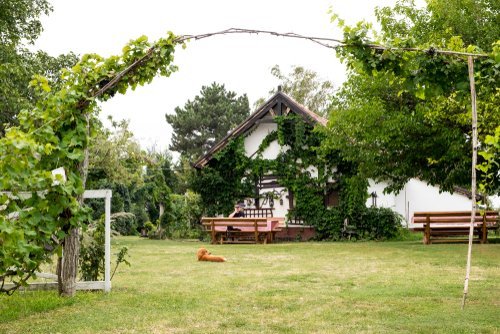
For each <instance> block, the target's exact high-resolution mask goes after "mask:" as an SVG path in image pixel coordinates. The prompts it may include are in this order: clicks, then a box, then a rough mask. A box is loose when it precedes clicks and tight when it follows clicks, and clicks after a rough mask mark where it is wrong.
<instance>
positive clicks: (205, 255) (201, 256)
mask: <svg viewBox="0 0 500 334" xmlns="http://www.w3.org/2000/svg"><path fill="white" fill-rule="evenodd" d="M210 254H211V253H210V252H209V251H208V250H207V249H206V248H204V247H201V248H200V249H198V252H197V253H196V256H198V261H210V262H225V261H226V259H225V258H223V257H222V256H213V255H210Z"/></svg>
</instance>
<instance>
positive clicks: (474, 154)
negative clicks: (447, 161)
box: [462, 56, 477, 310]
mask: <svg viewBox="0 0 500 334" xmlns="http://www.w3.org/2000/svg"><path fill="white" fill-rule="evenodd" d="M467 64H468V66H469V82H470V95H471V101H472V182H471V193H472V210H471V218H470V229H469V248H468V251H467V268H466V271H465V281H464V296H463V298H462V310H463V309H464V307H465V300H466V299H467V294H468V293H469V276H470V267H471V259H472V239H473V237H474V221H475V219H476V162H477V109H476V85H475V82H474V59H473V58H472V56H468V57H467Z"/></svg>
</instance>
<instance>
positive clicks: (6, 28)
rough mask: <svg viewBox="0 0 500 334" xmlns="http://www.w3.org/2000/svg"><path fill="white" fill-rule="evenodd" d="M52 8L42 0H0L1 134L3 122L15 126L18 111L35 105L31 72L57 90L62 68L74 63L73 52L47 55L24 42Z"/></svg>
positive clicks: (31, 37)
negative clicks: (31, 49) (31, 48)
mask: <svg viewBox="0 0 500 334" xmlns="http://www.w3.org/2000/svg"><path fill="white" fill-rule="evenodd" d="M51 10H52V8H51V6H50V5H49V3H48V2H47V1H45V0H21V1H13V0H5V1H2V2H1V3H0V136H2V135H3V134H4V129H5V124H11V125H16V124H17V123H18V119H17V114H18V113H19V112H20V111H21V110H23V109H31V108H33V107H34V105H35V103H36V100H37V99H38V98H39V96H38V95H37V94H36V91H35V90H33V89H32V88H30V87H29V82H30V81H31V79H32V78H33V76H34V75H42V76H44V77H46V78H47V79H48V80H49V81H51V85H52V86H53V87H54V88H56V89H57V87H58V85H59V84H60V80H59V76H60V72H61V69H63V68H66V67H71V66H73V65H74V64H75V63H76V61H77V60H78V58H77V57H76V56H75V55H74V54H73V53H68V54H67V55H60V56H58V57H52V56H49V55H48V54H47V53H45V52H43V51H36V52H32V51H29V50H28V49H27V48H26V47H25V43H33V42H34V41H35V40H36V38H37V37H38V36H39V34H40V33H41V31H42V25H41V22H40V20H39V17H40V15H42V14H46V15H48V14H49V13H50V11H51Z"/></svg>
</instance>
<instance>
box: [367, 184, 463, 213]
mask: <svg viewBox="0 0 500 334" xmlns="http://www.w3.org/2000/svg"><path fill="white" fill-rule="evenodd" d="M386 185H387V184H386V183H378V184H375V183H374V182H373V181H371V180H370V186H369V188H368V192H369V193H371V192H373V191H375V192H376V193H377V196H378V197H377V206H379V207H386V208H390V209H392V210H394V211H395V212H397V213H399V214H401V216H403V218H404V219H405V220H406V222H407V223H410V221H411V218H412V217H413V213H414V212H418V211H468V210H471V207H472V202H471V200H470V199H469V198H467V197H466V196H464V195H461V194H457V193H455V194H451V193H449V192H441V193H440V192H439V189H438V188H437V187H434V186H430V185H427V184H426V183H425V182H422V181H420V180H417V179H412V180H410V181H409V182H408V183H407V184H406V185H405V187H404V188H403V189H402V190H401V191H400V192H399V194H397V195H395V194H387V195H384V194H383V193H382V191H383V189H384V187H385V186H386ZM371 203H372V199H371V198H369V199H368V201H367V202H366V204H367V206H370V205H371Z"/></svg>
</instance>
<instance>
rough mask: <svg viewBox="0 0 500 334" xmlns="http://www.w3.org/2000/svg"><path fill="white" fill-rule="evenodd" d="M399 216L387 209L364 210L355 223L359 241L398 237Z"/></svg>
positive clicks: (399, 228) (372, 208) (400, 220)
mask: <svg viewBox="0 0 500 334" xmlns="http://www.w3.org/2000/svg"><path fill="white" fill-rule="evenodd" d="M402 221H403V219H402V217H401V215H399V214H398V213H396V212H394V211H392V210H391V209H388V208H375V207H371V208H366V210H364V211H363V212H361V214H360V215H359V220H358V221H357V222H355V224H354V225H355V227H356V232H357V233H358V236H359V238H360V239H369V240H384V239H393V238H395V237H397V236H398V235H400V231H401V229H402V225H401V222H402Z"/></svg>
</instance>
